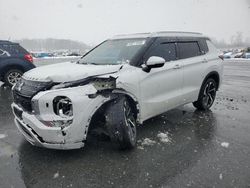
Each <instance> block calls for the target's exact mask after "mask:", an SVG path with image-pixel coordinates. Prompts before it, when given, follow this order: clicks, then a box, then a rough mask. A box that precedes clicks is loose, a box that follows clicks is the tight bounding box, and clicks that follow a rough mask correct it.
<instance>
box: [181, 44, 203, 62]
mask: <svg viewBox="0 0 250 188" xmlns="http://www.w3.org/2000/svg"><path fill="white" fill-rule="evenodd" d="M177 45H178V49H179V58H180V59H185V58H189V57H195V56H199V55H201V51H200V48H199V45H198V42H178V43H177Z"/></svg>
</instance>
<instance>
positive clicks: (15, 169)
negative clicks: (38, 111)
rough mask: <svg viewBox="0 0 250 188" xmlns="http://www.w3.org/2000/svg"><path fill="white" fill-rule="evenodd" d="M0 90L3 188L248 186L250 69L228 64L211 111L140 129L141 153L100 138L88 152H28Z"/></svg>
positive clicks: (176, 115) (189, 112) (188, 111)
mask: <svg viewBox="0 0 250 188" xmlns="http://www.w3.org/2000/svg"><path fill="white" fill-rule="evenodd" d="M11 102H12V98H11V94H10V89H9V88H5V87H1V88H0V187H1V188H7V187H18V188H21V187H41V188H46V187H51V188H57V187H126V188H127V187H227V188H228V187H250V63H248V62H237V63H235V62H225V63H224V80H223V85H222V87H221V89H220V91H219V92H218V93H217V98H216V101H215V104H214V105H213V107H212V109H211V111H208V112H199V111H196V110H195V108H194V107H193V106H192V105H185V106H183V107H180V108H177V109H174V110H171V111H169V112H166V113H164V114H162V115H160V116H157V117H155V118H153V119H150V120H148V121H147V122H145V123H144V124H143V125H142V126H139V127H138V143H137V147H136V148H135V149H133V150H130V151H119V150H116V149H114V147H113V146H112V145H111V144H110V142H109V141H105V140H100V139H96V140H95V139H94V140H91V141H89V142H88V143H87V144H86V146H85V147H84V148H82V149H78V150H71V151H58V150H49V149H45V148H38V147H34V146H32V145H30V144H29V143H28V142H27V141H25V140H24V138H23V136H22V135H21V133H19V132H18V130H17V128H16V127H15V125H14V121H13V115H12V112H11V108H10V104H11Z"/></svg>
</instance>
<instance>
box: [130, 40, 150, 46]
mask: <svg viewBox="0 0 250 188" xmlns="http://www.w3.org/2000/svg"><path fill="white" fill-rule="evenodd" d="M145 42H146V41H145V40H139V41H134V42H128V43H127V46H142V45H143V44H145Z"/></svg>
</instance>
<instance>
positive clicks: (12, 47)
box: [2, 44, 28, 55]
mask: <svg viewBox="0 0 250 188" xmlns="http://www.w3.org/2000/svg"><path fill="white" fill-rule="evenodd" d="M2 48H3V50H5V51H6V52H8V53H9V54H10V55H23V54H27V53H28V52H27V50H25V49H24V48H23V47H21V46H20V45H18V44H4V45H2Z"/></svg>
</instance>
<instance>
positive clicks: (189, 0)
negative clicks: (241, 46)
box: [0, 0, 250, 44]
mask: <svg viewBox="0 0 250 188" xmlns="http://www.w3.org/2000/svg"><path fill="white" fill-rule="evenodd" d="M163 30H181V31H198V32H202V33H205V34H207V35H208V36H211V37H216V38H217V39H226V40H230V37H231V36H232V35H234V34H235V33H236V32H238V31H239V32H242V33H243V36H244V38H250V0H0V39H9V38H10V39H12V40H14V39H22V38H48V37H53V38H66V39H73V40H79V41H82V42H85V43H87V44H96V43H99V42H101V41H102V40H104V39H106V38H108V37H111V36H113V35H115V34H124V33H135V32H150V31H163Z"/></svg>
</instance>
